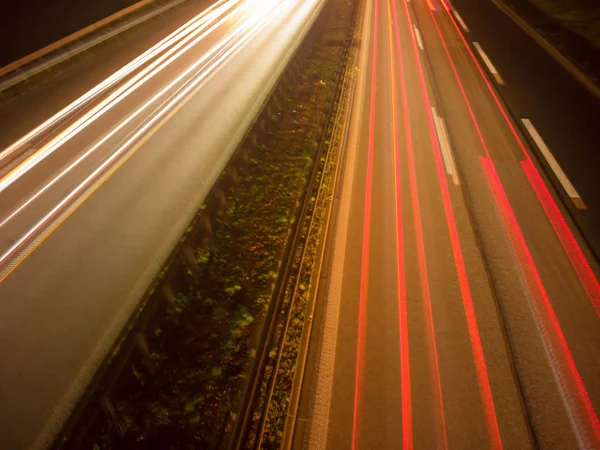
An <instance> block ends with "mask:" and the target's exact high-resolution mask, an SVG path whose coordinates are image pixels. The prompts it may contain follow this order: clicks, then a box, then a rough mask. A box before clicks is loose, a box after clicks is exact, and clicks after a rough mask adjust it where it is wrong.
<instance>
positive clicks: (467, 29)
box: [452, 9, 469, 33]
mask: <svg viewBox="0 0 600 450" xmlns="http://www.w3.org/2000/svg"><path fill="white" fill-rule="evenodd" d="M452 12H453V13H454V17H456V20H457V21H458V23H459V24H460V26H461V27H462V29H463V30H465V32H467V33H468V32H469V27H467V24H466V23H465V21H464V20H462V17H460V14H458V12H457V11H456V10H455V9H454V10H452Z"/></svg>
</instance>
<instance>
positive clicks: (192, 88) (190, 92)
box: [0, 0, 290, 282]
mask: <svg viewBox="0 0 600 450" xmlns="http://www.w3.org/2000/svg"><path fill="white" fill-rule="evenodd" d="M271 4H273V5H271ZM271 6H274V7H272V8H271ZM289 8H290V3H289V2H287V3H285V2H278V1H277V0H270V1H269V2H263V5H261V8H260V10H261V11H263V12H268V14H267V16H266V17H265V18H264V19H265V20H262V21H259V20H257V16H258V15H254V16H255V21H256V22H257V23H256V24H254V26H253V27H252V28H251V29H250V30H248V32H247V33H246V34H245V35H244V36H243V38H242V39H241V40H240V41H238V42H237V43H236V44H234V46H233V47H232V48H230V49H229V50H228V51H226V52H225V53H224V54H223V55H221V56H220V57H219V58H218V60H217V61H215V62H214V63H213V65H212V66H211V67H210V68H209V69H207V70H206V71H204V72H202V73H201V74H200V76H198V77H197V78H196V79H194V80H193V81H192V82H191V83H190V84H189V85H188V86H186V87H185V88H184V89H182V90H181V92H179V93H178V94H177V95H176V96H174V97H173V98H172V100H171V101H169V103H168V104H167V105H166V106H165V107H164V108H162V109H161V110H160V111H159V112H158V113H157V114H156V115H155V116H154V117H152V118H151V119H150V120H149V121H148V122H147V123H146V124H144V126H142V127H141V128H140V129H139V130H138V131H137V132H136V133H134V134H133V136H131V137H130V138H129V139H128V140H127V141H126V142H125V143H124V144H123V145H121V146H120V147H119V148H118V149H117V150H116V151H115V152H113V154H112V155H111V156H110V157H109V158H108V159H107V160H106V161H104V162H103V163H102V164H101V165H100V166H99V167H98V168H96V169H95V170H94V171H93V172H92V173H91V174H90V175H89V176H88V177H86V178H85V180H84V181H83V182H81V183H80V184H79V185H78V186H77V187H76V188H75V189H73V190H72V191H71V192H70V193H69V194H68V195H67V196H65V197H64V198H63V199H62V200H61V201H60V202H59V203H58V204H57V205H56V206H55V207H54V208H53V209H52V210H51V211H50V212H49V213H47V214H46V215H45V216H44V217H43V218H42V219H41V220H39V221H38V222H37V223H36V224H35V225H34V226H33V227H31V228H30V229H29V230H28V231H27V232H26V233H25V234H24V235H23V236H22V237H21V238H20V239H19V240H18V241H17V242H16V243H15V244H14V245H13V246H12V247H11V248H10V249H8V250H7V251H6V252H5V253H4V254H3V255H2V256H0V268H2V267H3V266H5V265H6V263H7V262H8V261H9V260H10V259H11V258H12V257H14V256H15V255H16V254H17V252H19V251H21V250H22V249H23V247H24V246H25V245H26V244H27V242H28V241H29V240H30V239H31V238H32V237H33V236H35V235H36V234H37V233H39V232H40V231H41V230H42V229H43V228H44V227H46V226H48V225H49V223H50V222H51V221H52V220H53V219H55V218H56V216H57V215H58V214H59V213H60V212H61V210H62V209H63V208H64V207H65V206H66V205H67V204H68V203H69V202H71V201H73V200H74V199H76V198H77V196H80V195H82V194H83V193H84V192H85V189H87V188H89V187H90V185H91V183H92V182H93V181H94V179H95V178H97V177H98V175H100V174H101V173H102V172H103V171H104V170H105V169H106V168H107V167H109V166H110V165H111V164H113V163H115V162H116V161H117V158H118V157H120V156H123V155H125V156H126V159H128V158H129V157H130V156H131V155H132V154H133V153H135V152H136V151H137V150H138V149H139V148H140V147H141V146H142V145H143V144H144V143H145V141H146V140H147V139H149V138H150V137H151V136H152V135H153V134H154V133H155V132H156V131H158V129H160V128H161V127H162V126H163V125H164V124H165V123H166V122H167V121H168V120H169V119H170V118H171V117H172V115H173V114H175V112H177V111H178V110H179V109H180V108H181V107H182V106H183V105H184V104H185V103H187V102H188V101H189V100H190V99H191V98H192V97H193V96H194V95H195V94H196V93H197V92H198V91H199V90H200V89H201V88H202V86H203V85H204V84H205V83H206V82H207V81H208V79H209V76H212V75H213V74H214V72H215V69H216V68H217V67H218V66H219V65H220V64H221V63H222V62H223V61H225V60H226V59H227V58H229V57H231V56H232V55H233V54H234V52H235V51H237V50H239V49H240V48H241V46H242V45H244V44H245V43H246V42H247V41H248V40H250V39H251V38H252V37H254V35H256V34H257V33H258V32H259V31H260V30H261V29H262V28H263V27H265V26H266V25H267V24H268V23H269V22H270V21H271V20H273V19H274V18H275V17H276V16H277V15H280V14H283V13H284V12H285V10H286V9H289ZM153 125H155V127H154V128H151V127H152V126H153ZM144 135H145V136H146V137H145V138H143V136H144ZM136 142H137V143H138V144H137V145H136ZM132 146H133V148H132ZM128 151H129V153H127V152H128ZM121 164H122V163H121ZM118 167H120V164H118V165H117V166H116V167H115V168H113V170H112V171H111V172H110V173H108V175H105V176H104V178H103V179H102V180H101V181H100V182H99V184H98V182H97V183H96V185H95V186H93V190H92V193H93V191H95V190H96V189H97V188H98V187H99V186H100V185H101V184H102V183H103V182H104V181H106V179H108V178H109V177H110V175H112V173H114V171H116V170H117V169H118ZM89 195H91V193H90V194H89ZM89 195H87V196H85V197H84V198H83V199H81V200H80V201H79V202H78V203H77V204H75V205H74V206H73V207H72V208H71V209H70V210H69V211H67V213H66V216H65V217H63V218H61V220H60V222H61V223H62V221H64V220H66V218H67V217H68V216H69V215H70V214H72V212H73V211H75V210H76V209H77V208H78V207H79V205H81V203H83V201H84V200H85V199H86V198H87V197H89ZM63 215H65V212H63ZM57 226H58V225H57ZM57 226H55V227H53V228H52V230H50V232H49V233H47V234H46V235H45V236H43V237H42V238H41V239H40V240H39V241H38V242H36V243H35V245H34V247H33V248H32V249H29V251H27V252H26V253H25V254H24V255H22V257H21V258H19V260H18V261H16V262H15V263H13V264H10V265H9V267H8V268H4V269H3V270H0V282H2V281H3V280H4V279H5V278H6V277H7V276H8V275H9V274H10V273H11V272H12V271H13V270H14V269H15V268H16V267H17V266H18V265H19V264H20V262H21V261H22V260H23V259H24V258H25V257H26V256H27V255H28V254H29V253H31V251H33V249H35V248H36V247H37V246H38V245H39V244H40V243H41V242H43V240H44V239H45V238H46V237H47V236H48V235H49V234H51V232H52V231H53V230H54V229H55V228H56V227H57Z"/></svg>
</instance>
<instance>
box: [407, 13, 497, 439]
mask: <svg viewBox="0 0 600 450" xmlns="http://www.w3.org/2000/svg"><path fill="white" fill-rule="evenodd" d="M404 8H405V11H406V17H407V21H408V22H409V26H410V22H411V20H410V12H409V10H408V5H406V3H404ZM429 13H430V15H431V16H432V17H433V16H434V14H433V11H429ZM436 26H437V23H436ZM440 39H442V44H443V46H444V49H446V43H445V42H444V41H443V38H442V37H441V36H440ZM412 47H413V54H414V55H415V59H416V62H417V69H418V73H419V84H420V87H421V92H422V96H423V101H424V103H425V110H426V113H427V123H428V125H429V137H430V140H431V144H432V146H433V149H434V152H433V153H434V157H435V164H436V169H437V174H438V179H439V181H440V190H441V194H442V199H443V203H444V212H445V215H446V223H447V225H448V233H449V235H450V242H451V245H452V253H453V255H454V264H455V267H456V273H457V276H458V281H459V286H460V293H461V297H462V302H463V310H464V313H465V320H466V322H467V331H468V332H469V341H470V344H471V352H472V355H473V362H474V365H475V372H476V374H477V383H478V385H479V395H480V397H481V402H482V405H483V411H484V415H485V421H486V428H487V434H488V439H489V443H490V447H491V448H493V449H494V450H501V449H502V448H503V445H502V437H501V435H500V427H499V424H498V417H497V415H496V407H495V405H494V396H493V394H492V388H491V386H490V380H489V375H488V369H487V364H486V361H485V355H484V352H483V345H482V342H481V336H480V333H479V326H478V324H477V316H476V314H475V307H474V305H473V297H472V293H471V288H470V286H469V278H468V275H467V269H466V264H465V260H464V256H463V252H462V248H461V244H460V237H459V234H458V228H457V226H456V219H455V217H454V211H453V209H452V200H451V198H450V192H449V189H448V183H447V180H446V176H445V175H444V167H443V162H442V156H441V149H440V145H439V141H438V139H437V135H436V132H435V124H434V120H433V116H432V111H431V109H430V106H431V105H432V103H431V102H430V99H429V94H428V93H427V86H426V84H425V75H424V73H423V63H422V61H421V57H420V55H419V51H418V49H417V43H416V41H415V38H414V36H412ZM446 50H447V49H446ZM461 88H462V85H461ZM463 92H464V90H463ZM469 111H470V105H469ZM478 131H479V129H478ZM486 150H487V148H486Z"/></svg>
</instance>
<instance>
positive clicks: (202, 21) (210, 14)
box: [0, 0, 241, 162]
mask: <svg viewBox="0 0 600 450" xmlns="http://www.w3.org/2000/svg"><path fill="white" fill-rule="evenodd" d="M240 1H241V0H219V1H218V2H216V3H215V4H214V5H211V6H210V7H209V8H207V9H206V10H204V11H202V12H201V13H200V14H198V15H197V16H196V17H194V18H193V19H191V20H190V21H188V22H187V23H185V24H184V25H182V26H181V27H180V28H178V29H177V30H175V31H174V32H173V33H171V34H170V35H168V36H167V37H166V38H164V39H163V40H162V41H160V42H159V43H157V44H155V45H154V46H152V47H151V48H149V49H148V50H146V51H145V52H144V53H142V54H141V55H140V56H138V57H136V58H135V59H134V60H132V61H130V62H129V63H127V64H126V65H125V66H123V67H122V68H121V69H119V70H118V71H117V72H115V73H114V74H112V75H111V76H110V77H108V78H107V79H105V80H104V81H102V82H101V83H99V84H98V85H96V86H95V87H94V88H93V89H91V90H89V91H88V92H86V93H85V94H83V95H82V96H81V97H79V98H78V99H77V100H75V101H74V102H72V103H71V104H69V105H68V106H66V107H65V108H63V109H62V110H60V111H59V112H58V113H56V114H54V115H53V116H52V117H50V118H49V119H48V120H46V121H45V122H43V123H42V124H40V125H38V126H37V127H36V128H35V129H33V130H32V131H30V132H29V133H27V134H26V135H25V136H23V137H22V138H20V139H19V140H18V141H16V142H14V143H13V144H11V145H10V146H8V147H6V148H5V149H4V150H3V151H2V152H0V162H2V160H3V159H5V158H7V157H8V156H9V155H10V154H12V153H13V152H14V151H16V150H18V149H19V148H20V147H22V146H23V145H24V144H25V143H27V142H29V141H30V140H32V139H34V138H35V137H36V136H38V135H39V134H41V133H43V132H44V131H45V130H47V129H48V128H50V127H51V126H53V125H55V124H56V123H57V122H60V121H61V120H63V119H65V118H66V117H67V116H69V115H70V114H71V113H73V112H74V111H76V110H77V109H79V108H81V107H83V106H84V105H85V104H86V103H89V102H90V101H91V100H92V99H93V98H95V97H97V96H98V95H100V94H101V93H102V92H104V91H106V90H107V89H109V88H110V87H111V86H113V85H114V84H116V83H118V82H119V81H120V80H121V79H123V78H124V77H126V76H127V75H129V74H130V73H131V72H133V71H134V70H136V69H137V68H138V67H140V66H141V65H143V64H144V63H146V62H147V61H148V60H150V59H152V58H153V57H154V56H156V55H157V54H159V53H160V52H162V51H163V50H165V49H166V48H168V47H169V46H171V45H173V44H174V43H176V42H177V41H178V40H179V39H181V38H183V37H185V36H186V35H187V34H189V33H190V32H192V31H193V30H194V29H196V28H197V27H200V28H202V26H203V25H207V24H209V23H210V21H211V20H214V19H216V18H217V17H218V16H219V14H222V13H223V12H225V11H226V10H227V9H230V8H231V7H233V6H234V5H235V4H236V3H239V2H240ZM224 3H226V5H225V6H226V7H225V8H224V9H222V10H221V9H220V6H221V5H223V4H224Z"/></svg>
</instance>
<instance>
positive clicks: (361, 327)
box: [351, 0, 379, 450]
mask: <svg viewBox="0 0 600 450" xmlns="http://www.w3.org/2000/svg"><path fill="white" fill-rule="evenodd" d="M373 17H374V26H373V60H372V66H371V99H370V105H369V106H370V109H369V143H368V152H367V168H366V169H367V175H366V183H365V184H366V186H365V204H364V218H363V233H362V253H361V269H360V292H359V300H358V325H357V333H356V369H355V370H356V372H355V378H354V403H353V414H352V444H351V445H352V447H351V448H352V450H356V449H358V448H360V445H359V435H358V433H359V429H358V428H359V415H360V396H361V393H362V379H363V368H362V365H363V352H364V345H365V333H366V321H367V297H368V294H369V292H368V287H369V251H370V245H371V205H372V202H373V153H374V151H375V95H376V92H377V46H378V41H379V39H378V37H379V1H378V0H375V7H374V8H373Z"/></svg>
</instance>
